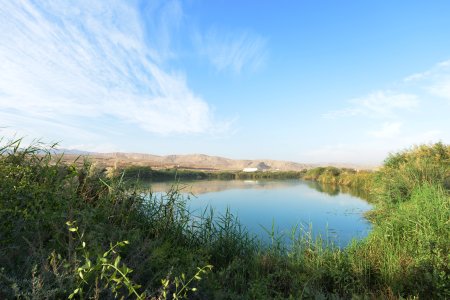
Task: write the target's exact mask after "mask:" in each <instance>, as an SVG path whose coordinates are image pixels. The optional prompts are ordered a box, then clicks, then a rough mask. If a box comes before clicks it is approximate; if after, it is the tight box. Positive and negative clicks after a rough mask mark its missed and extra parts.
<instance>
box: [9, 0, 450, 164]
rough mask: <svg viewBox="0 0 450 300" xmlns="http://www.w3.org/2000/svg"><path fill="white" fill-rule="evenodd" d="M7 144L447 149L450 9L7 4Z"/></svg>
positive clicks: (287, 153)
mask: <svg viewBox="0 0 450 300" xmlns="http://www.w3.org/2000/svg"><path fill="white" fill-rule="evenodd" d="M5 2H6V3H3V4H2V6H0V18H1V20H2V22H0V70H1V71H0V135H1V136H4V137H6V138H10V137H12V136H14V135H15V136H25V137H26V140H28V141H29V140H32V139H34V138H42V139H43V140H44V141H49V142H50V141H59V142H60V144H61V147H64V148H74V149H82V150H90V151H101V152H110V151H126V152H145V153H153V154H188V153H205V154H210V155H220V156H226V157H231V158H249V159H256V158H271V159H281V160H293V161H299V162H353V163H367V164H377V163H380V162H381V161H382V159H383V158H384V157H385V156H386V154H387V153H389V152H392V151H397V150H401V149H404V148H406V147H409V146H412V145H413V144H419V143H429V142H436V141H442V142H445V143H449V142H450V118H449V115H450V18H449V17H448V12H449V11H450V2H449V1H433V2H427V1H312V0H311V1H247V2H244V1H200V0H189V1H96V2H94V1H75V2H67V1H12V0H11V1H8V0H7V1H5Z"/></svg>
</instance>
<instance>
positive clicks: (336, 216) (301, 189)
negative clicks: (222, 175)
mask: <svg viewBox="0 0 450 300" xmlns="http://www.w3.org/2000/svg"><path fill="white" fill-rule="evenodd" d="M171 185H172V183H165V182H163V183H151V189H152V191H153V192H155V193H161V192H165V191H167V190H168V189H169V188H170V186H171ZM181 187H182V191H183V193H186V194H187V195H189V194H193V195H194V196H190V199H189V200H188V206H189V208H190V210H191V211H192V212H193V213H194V215H195V214H197V215H200V214H201V213H202V212H203V211H204V210H205V208H206V207H208V206H210V207H212V208H213V209H214V211H215V214H216V215H217V214H223V213H225V211H226V210H227V209H230V211H231V212H232V213H233V215H235V216H237V217H238V218H239V220H240V222H241V224H242V225H244V226H245V227H246V228H247V229H248V230H249V231H250V232H251V233H254V234H256V235H257V236H259V237H260V238H261V239H262V240H263V241H269V240H270V238H269V235H268V233H267V232H266V230H269V231H271V228H272V224H274V226H275V229H276V231H277V232H278V233H279V234H284V235H285V240H288V237H289V236H290V235H291V229H292V228H293V227H295V226H297V227H298V229H299V230H300V229H302V228H303V229H305V230H308V229H309V226H310V225H311V226H312V234H313V235H314V236H318V235H321V236H322V237H323V238H328V239H330V240H333V242H334V243H335V244H336V245H338V246H340V247H342V246H345V245H347V244H348V243H349V242H350V241H351V240H352V239H353V238H356V239H361V238H363V237H365V236H366V235H367V234H368V232H369V231H370V228H371V226H370V223H369V222H368V221H367V220H366V219H365V218H364V216H363V214H364V212H366V211H368V210H370V209H371V207H372V206H371V205H370V204H369V203H367V202H366V201H365V200H363V199H361V198H359V197H356V196H353V195H351V194H350V191H343V190H342V188H339V187H335V186H329V185H320V184H318V183H316V182H309V181H302V180H279V181H270V180H258V181H253V180H245V181H244V180H230V181H226V180H211V181H192V182H185V183H181ZM264 228H265V229H264Z"/></svg>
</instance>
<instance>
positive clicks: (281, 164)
mask: <svg viewBox="0 0 450 300" xmlns="http://www.w3.org/2000/svg"><path fill="white" fill-rule="evenodd" d="M80 155H81V156H82V157H88V158H89V159H91V160H92V161H94V162H95V163H97V164H99V165H102V166H105V167H108V166H117V167H125V166H131V165H134V166H149V167H152V168H155V169H165V168H174V167H176V168H180V169H197V170H209V171H238V170H242V169H244V168H259V169H264V170H267V171H301V170H304V169H311V168H314V167H318V166H325V165H326V166H329V165H333V166H339V167H351V168H360V169H363V168H365V169H367V168H369V169H370V168H372V167H368V166H365V167H363V166H359V165H350V164H333V163H329V164H305V163H297V162H291V161H281V160H271V159H255V160H248V159H230V158H225V157H220V156H210V155H205V154H187V155H165V156H160V155H153V154H143V153H122V152H115V153H94V152H87V153H86V152H83V151H76V150H71V151H70V152H65V155H64V160H65V161H71V160H72V161H73V159H75V158H76V157H78V156H80Z"/></svg>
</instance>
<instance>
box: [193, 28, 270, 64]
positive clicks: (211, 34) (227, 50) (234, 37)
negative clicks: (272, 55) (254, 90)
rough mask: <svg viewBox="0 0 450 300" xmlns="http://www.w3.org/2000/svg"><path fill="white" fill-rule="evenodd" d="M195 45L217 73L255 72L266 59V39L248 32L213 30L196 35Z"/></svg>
mask: <svg viewBox="0 0 450 300" xmlns="http://www.w3.org/2000/svg"><path fill="white" fill-rule="evenodd" d="M196 44H197V47H198V49H199V52H200V53H201V54H203V55H205V56H206V57H207V58H208V60H209V61H210V62H211V64H212V65H213V66H214V67H215V68H216V69H217V70H219V71H225V70H231V71H233V72H235V73H241V72H242V71H243V70H244V69H248V70H250V71H256V70H258V69H259V68H261V67H262V66H263V65H264V64H265V61H266V58H267V46H266V44H267V39H266V38H264V37H262V36H260V35H257V34H255V33H252V32H250V31H241V32H239V33H225V32H221V31H219V30H218V29H215V28H214V29H210V30H209V31H208V32H207V33H206V34H204V35H201V34H197V35H196Z"/></svg>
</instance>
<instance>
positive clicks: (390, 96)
mask: <svg viewBox="0 0 450 300" xmlns="http://www.w3.org/2000/svg"><path fill="white" fill-rule="evenodd" d="M349 102H350V103H351V104H352V105H351V106H349V107H347V108H344V109H341V110H335V111H331V112H329V113H326V114H324V117H327V118H336V117H347V116H368V117H378V118H380V117H381V118H385V117H393V116H395V114H396V112H398V111H401V110H412V109H414V108H416V107H417V106H418V104H419V100H418V98H417V96H416V95H414V94H408V93H395V92H392V91H377V92H374V93H371V94H369V95H367V96H365V97H362V98H356V99H352V100H350V101H349Z"/></svg>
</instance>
